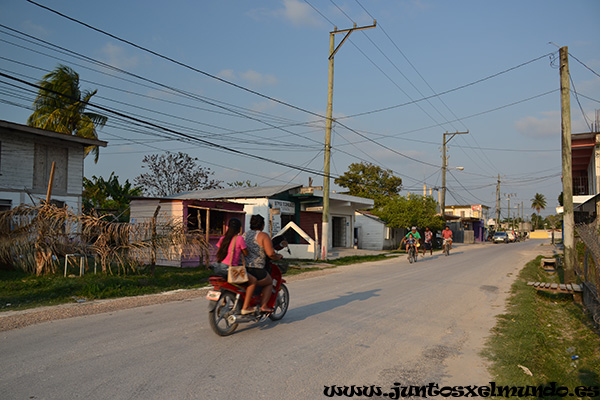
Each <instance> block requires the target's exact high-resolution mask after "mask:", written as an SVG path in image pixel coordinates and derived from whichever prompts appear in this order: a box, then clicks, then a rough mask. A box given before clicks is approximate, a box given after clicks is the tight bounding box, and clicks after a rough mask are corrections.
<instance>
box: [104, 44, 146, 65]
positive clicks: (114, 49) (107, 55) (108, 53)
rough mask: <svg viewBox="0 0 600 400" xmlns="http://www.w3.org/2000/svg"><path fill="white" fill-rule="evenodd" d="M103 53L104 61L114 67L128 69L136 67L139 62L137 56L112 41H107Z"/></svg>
mask: <svg viewBox="0 0 600 400" xmlns="http://www.w3.org/2000/svg"><path fill="white" fill-rule="evenodd" d="M101 53H102V55H103V56H104V61H105V62H106V63H107V64H110V65H112V66H113V67H117V68H122V69H127V68H131V67H135V66H136V65H137V64H138V59H137V57H135V56H129V55H127V53H126V51H125V49H124V48H123V47H120V46H116V45H114V44H112V43H107V44H106V45H105V46H104V47H103V48H102V49H101Z"/></svg>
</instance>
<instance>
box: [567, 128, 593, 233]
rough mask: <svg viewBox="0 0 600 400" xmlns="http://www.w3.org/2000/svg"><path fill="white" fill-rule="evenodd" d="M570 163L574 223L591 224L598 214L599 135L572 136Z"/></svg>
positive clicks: (579, 134)
mask: <svg viewBox="0 0 600 400" xmlns="http://www.w3.org/2000/svg"><path fill="white" fill-rule="evenodd" d="M571 161H572V171H573V172H572V173H573V211H574V216H575V222H576V223H578V222H591V221H592V220H594V219H595V218H596V217H597V216H598V214H600V133H599V132H592V133H577V134H574V135H572V136H571Z"/></svg>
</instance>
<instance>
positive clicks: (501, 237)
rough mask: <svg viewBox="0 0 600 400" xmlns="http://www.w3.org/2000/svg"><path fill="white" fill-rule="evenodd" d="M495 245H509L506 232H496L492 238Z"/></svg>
mask: <svg viewBox="0 0 600 400" xmlns="http://www.w3.org/2000/svg"><path fill="white" fill-rule="evenodd" d="M492 242H494V243H508V234H507V233H506V232H496V233H494V237H493V238H492Z"/></svg>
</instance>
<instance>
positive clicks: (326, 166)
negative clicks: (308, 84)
mask: <svg viewBox="0 0 600 400" xmlns="http://www.w3.org/2000/svg"><path fill="white" fill-rule="evenodd" d="M376 25H377V21H373V25H369V26H361V27H357V26H356V24H354V27H352V28H350V29H342V30H338V28H337V26H335V27H334V28H333V31H332V32H329V79H328V85H327V119H326V120H325V162H324V163H323V172H324V175H325V176H324V177H323V222H322V223H323V225H322V229H321V258H322V259H323V260H326V259H327V251H328V250H329V171H330V158H331V125H332V123H333V57H334V56H335V53H337V51H338V50H339V49H340V47H342V45H343V44H344V42H345V41H346V39H348V36H350V34H351V33H352V32H354V31H358V30H363V29H370V28H375V26H376ZM337 33H345V34H346V36H344V39H342V41H341V42H340V44H338V46H337V47H335V35H336V34H337Z"/></svg>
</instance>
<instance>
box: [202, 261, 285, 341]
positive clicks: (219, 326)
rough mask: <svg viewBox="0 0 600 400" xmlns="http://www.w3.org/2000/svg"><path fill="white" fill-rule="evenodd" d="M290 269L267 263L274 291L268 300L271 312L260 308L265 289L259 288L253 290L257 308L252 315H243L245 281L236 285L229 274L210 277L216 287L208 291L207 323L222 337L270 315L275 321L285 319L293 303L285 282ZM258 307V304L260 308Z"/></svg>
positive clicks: (251, 304)
mask: <svg viewBox="0 0 600 400" xmlns="http://www.w3.org/2000/svg"><path fill="white" fill-rule="evenodd" d="M286 270H287V268H285V267H283V266H278V265H276V264H273V263H271V262H270V261H269V262H268V263H267V271H268V272H269V274H270V275H271V278H273V292H272V294H271V298H270V299H269V302H268V303H267V306H268V307H269V308H272V309H273V312H272V313H265V312H262V311H260V304H261V292H262V288H261V287H257V288H256V290H255V291H254V293H251V294H250V295H251V296H252V300H251V302H250V306H251V307H256V311H255V312H254V313H253V314H246V315H242V305H243V304H244V298H245V296H247V295H248V293H246V286H247V285H246V284H242V285H239V284H233V283H229V282H227V276H211V277H210V278H208V281H209V283H210V284H211V285H212V286H213V288H212V290H209V291H208V294H207V295H206V298H207V299H208V300H209V303H208V322H209V323H210V327H211V328H212V330H213V331H214V332H215V333H216V334H217V335H219V336H229V335H231V334H232V333H233V332H235V330H236V329H237V327H238V325H239V324H240V323H247V322H262V321H265V320H266V319H267V318H269V319H271V320H272V321H278V320H280V319H282V318H283V317H284V315H285V313H286V312H287V310H288V306H289V304H290V293H289V291H288V288H287V286H286V285H285V279H283V277H282V274H284V273H285V272H286ZM257 306H258V307H257Z"/></svg>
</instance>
